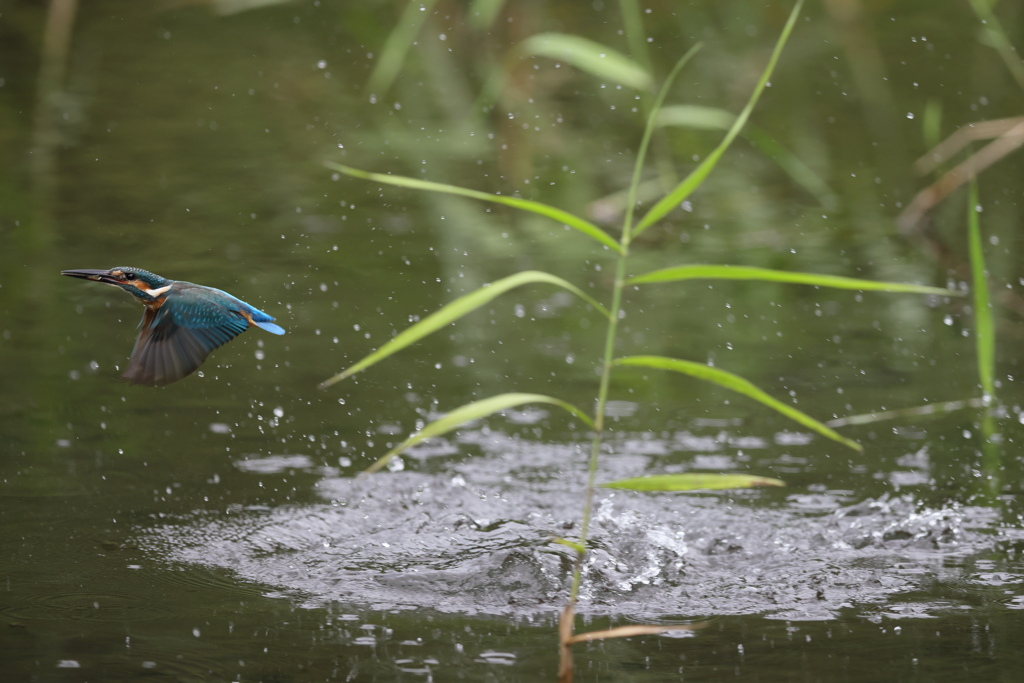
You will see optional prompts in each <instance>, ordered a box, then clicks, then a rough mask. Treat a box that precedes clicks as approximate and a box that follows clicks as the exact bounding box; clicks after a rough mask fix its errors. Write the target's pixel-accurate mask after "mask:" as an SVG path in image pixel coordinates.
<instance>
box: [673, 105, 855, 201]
mask: <svg viewBox="0 0 1024 683" xmlns="http://www.w3.org/2000/svg"><path fill="white" fill-rule="evenodd" d="M735 121H736V115H735V114H733V113H732V112H729V111H726V110H724V109H719V108H717V107H705V106H700V105H688V104H681V105H674V106H671V107H665V108H664V109H663V110H662V111H661V112H659V113H658V125H659V126H681V127H684V128H693V129H703V130H729V127H730V126H732V124H733V123H734V122H735ZM740 135H742V136H743V137H744V138H746V139H747V140H748V141H750V142H751V143H752V144H753V145H754V146H755V147H757V148H758V149H759V150H761V153H762V154H764V155H765V156H766V157H768V158H769V159H771V160H772V161H774V162H775V163H776V164H778V165H779V168H781V169H782V170H783V171H785V172H786V174H787V175H788V176H789V177H790V178H791V179H792V180H793V182H795V183H797V184H798V185H800V186H801V187H803V188H804V189H805V190H807V191H808V192H809V193H811V194H812V195H814V197H815V198H816V199H817V200H818V201H819V202H820V203H821V205H822V206H824V207H826V208H832V207H834V206H835V205H836V203H837V201H838V200H837V199H836V193H835V192H834V191H833V190H832V188H831V187H829V186H828V183H826V182H825V180H824V179H823V178H822V177H821V175H819V174H818V173H817V172H815V170H814V169H813V168H811V167H810V166H808V165H807V164H805V163H804V162H803V161H802V160H801V159H800V158H799V157H798V156H797V155H795V154H793V153H792V152H790V151H789V150H788V149H786V148H785V147H784V146H783V145H781V144H780V143H778V142H777V141H776V140H775V138H774V137H772V136H771V135H769V134H768V133H767V132H766V131H763V130H761V129H760V128H758V127H757V126H755V125H753V124H747V126H746V127H745V128H744V129H743V130H741V131H740Z"/></svg>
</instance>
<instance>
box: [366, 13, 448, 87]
mask: <svg viewBox="0 0 1024 683" xmlns="http://www.w3.org/2000/svg"><path fill="white" fill-rule="evenodd" d="M435 2H436V0H409V1H408V2H407V3H406V5H405V9H404V10H403V11H402V18H401V19H400V20H399V21H398V23H396V24H395V28H394V29H393V30H392V31H391V33H389V34H388V38H387V40H386V41H385V42H384V47H382V48H381V51H380V56H379V57H378V58H377V63H376V65H375V66H374V67H373V72H372V73H371V74H370V79H369V81H367V84H366V87H367V89H368V90H369V91H370V92H371V93H374V94H376V95H377V96H378V97H383V96H384V94H385V93H386V92H387V91H388V90H389V89H390V88H391V85H392V84H393V83H394V82H395V78H397V77H398V72H399V71H401V69H402V63H403V62H405V57H406V55H407V54H408V53H409V50H410V48H412V46H413V45H415V44H416V36H417V35H418V34H419V32H420V29H421V28H422V27H423V23H424V22H425V21H426V20H427V17H429V16H430V11H431V8H432V7H433V5H434V3H435Z"/></svg>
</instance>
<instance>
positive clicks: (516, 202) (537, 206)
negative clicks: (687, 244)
mask: <svg viewBox="0 0 1024 683" xmlns="http://www.w3.org/2000/svg"><path fill="white" fill-rule="evenodd" d="M324 166H326V167H327V168H329V169H332V170H334V171H338V172H340V173H344V174H345V175H349V176H352V177H353V178H362V179H364V180H373V181H375V182H378V183H384V184H385V185H394V186H396V187H406V188H409V189H412V190H425V191H427V192H439V193H441V194H453V195H458V196H460V197H469V198H470V199H479V200H481V201H485V202H493V203H495V204H504V205H505V206H511V207H512V208H515V209H521V210H523V211H529V212H531V213H535V214H537V215H539V216H544V217H545V218H550V219H551V220H553V221H556V222H558V223H563V224H565V225H568V226H569V227H570V228H572V229H574V230H578V231H579V232H581V233H583V234H584V235H586V236H587V237H590V238H592V239H594V240H597V241H598V242H600V243H601V244H603V245H604V246H606V247H608V248H609V249H612V250H614V251H616V252H618V253H620V254H621V253H622V247H621V246H620V245H619V243H618V242H616V241H615V239H613V238H612V237H611V235H609V234H608V233H606V232H605V231H604V230H602V229H601V228H599V227H597V226H596V225H594V224H593V223H591V222H589V221H586V220H584V219H582V218H580V217H579V216H576V215H574V214H571V213H569V212H568V211H564V210H562V209H559V208H557V207H554V206H550V205H548V204H542V203H541V202H535V201H532V200H530V199H521V198H519V197H507V196H505V195H501V194H490V193H487V192H480V191H478V190H470V189H467V188H464V187H459V186H457V185H449V184H447V183H435V182H432V181H429V180H419V179H418V178H409V177H407V176H400V175H390V174H383V173H370V172H369V171H361V170H359V169H358V168H352V167H351V166H344V165H342V164H337V163H334V162H333V161H325V162H324Z"/></svg>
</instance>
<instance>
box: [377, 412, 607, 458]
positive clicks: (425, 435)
mask: <svg viewBox="0 0 1024 683" xmlns="http://www.w3.org/2000/svg"><path fill="white" fill-rule="evenodd" d="M527 403H545V404H548V405H553V406H557V407H559V408H562V409H563V410H565V411H566V412H568V413H569V414H571V415H572V416H574V417H576V418H578V419H579V420H580V421H581V422H583V424H585V425H587V426H588V427H590V428H593V427H594V422H593V420H591V419H590V417H589V416H587V415H586V414H585V413H584V412H583V411H581V410H580V409H579V408H577V407H576V406H574V405H572V404H571V403H567V402H565V401H563V400H561V399H558V398H553V397H551V396H546V395H544V394H523V393H509V394H498V395H497V396H491V397H489V398H484V399H481V400H479V401H473V402H472V403H467V404H466V405H463V406H459V407H458V408H456V409H454V410H452V411H451V412H450V413H448V414H447V415H445V416H444V417H442V418H439V419H437V420H434V421H433V422H431V423H430V424H428V425H426V426H425V427H424V428H423V429H421V430H420V431H418V432H416V433H415V434H413V435H412V436H410V437H409V438H408V439H406V440H405V441H403V442H402V443H400V444H398V445H397V446H395V447H394V448H392V449H391V450H390V451H388V452H387V453H385V454H384V455H383V456H381V457H380V459H379V460H377V461H376V462H374V463H373V464H372V465H370V466H369V467H368V468H366V472H367V473H370V472H376V471H377V470H379V469H380V468H382V467H384V465H386V464H387V463H388V461H389V460H391V458H393V457H395V456H396V455H398V454H399V453H401V452H402V451H405V450H408V449H409V448H411V447H413V446H415V445H416V444H418V443H420V442H421V441H426V440H427V439H432V438H434V437H437V436H441V435H442V434H447V433H448V432H450V431H452V430H453V429H458V428H459V427H461V426H462V425H464V424H467V423H469V422H474V421H476V420H480V419H482V418H485V417H489V416H490V415H493V414H495V413H500V412H501V411H503V410H508V409H509V408H515V407H516V406H521V405H524V404H527Z"/></svg>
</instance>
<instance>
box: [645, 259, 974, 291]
mask: <svg viewBox="0 0 1024 683" xmlns="http://www.w3.org/2000/svg"><path fill="white" fill-rule="evenodd" d="M682 280H761V281H763V282H785V283H789V284H795V285H813V286H815V287H829V288H831V289H852V290H855V291H860V292H868V291H872V292H904V293H910V294H938V295H941V296H961V294H962V293H961V292H958V291H956V290H953V289H944V288H942V287H930V286H928V285H913V284H907V283H904V282H879V281H877V280H862V279H861V278H856V277H843V276H842V275H821V274H819V273H794V272H792V271H787V270H773V269H771V268H758V267H756V266H728V265H713V264H702V263H698V264H692V265H686V266H672V267H670V268H661V269H659V270H653V271H651V272H649V273H644V274H643V275H637V276H636V277H632V278H630V279H629V280H627V281H626V282H627V284H631V285H642V284H653V283H658V282H680V281H682Z"/></svg>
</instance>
